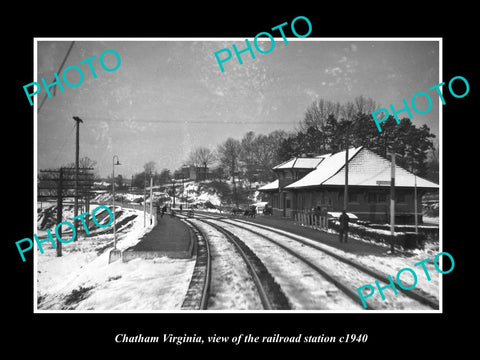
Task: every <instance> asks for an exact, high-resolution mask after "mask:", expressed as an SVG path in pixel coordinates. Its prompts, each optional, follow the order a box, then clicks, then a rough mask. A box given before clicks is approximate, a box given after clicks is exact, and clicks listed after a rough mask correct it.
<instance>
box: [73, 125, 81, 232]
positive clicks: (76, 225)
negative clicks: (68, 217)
mask: <svg viewBox="0 0 480 360" xmlns="http://www.w3.org/2000/svg"><path fill="white" fill-rule="evenodd" d="M73 120H75V121H76V122H77V136H76V145H75V205H74V215H73V216H74V218H76V217H77V215H78V162H79V153H80V123H83V120H82V119H80V118H79V117H78V116H74V117H73ZM73 226H74V228H75V231H77V229H78V219H75V220H74V224H73ZM73 241H77V237H75V239H73Z"/></svg>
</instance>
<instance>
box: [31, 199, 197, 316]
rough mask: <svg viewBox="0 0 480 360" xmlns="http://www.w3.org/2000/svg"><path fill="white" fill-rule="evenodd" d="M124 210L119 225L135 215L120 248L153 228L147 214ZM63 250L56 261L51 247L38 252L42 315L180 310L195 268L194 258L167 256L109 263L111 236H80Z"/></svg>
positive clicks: (123, 229) (124, 228) (119, 237)
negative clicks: (52, 312) (145, 221)
mask: <svg viewBox="0 0 480 360" xmlns="http://www.w3.org/2000/svg"><path fill="white" fill-rule="evenodd" d="M118 209H119V208H117V210H118ZM122 210H123V213H122V215H121V216H119V217H118V218H117V223H120V222H121V221H122V220H124V219H126V218H127V217H132V215H137V216H136V217H135V218H134V219H132V220H130V221H129V222H128V223H127V224H125V225H124V226H122V227H120V229H117V249H120V250H124V249H126V248H128V247H130V246H133V245H135V244H136V243H138V241H139V239H140V238H141V237H142V236H143V235H144V234H146V233H147V232H148V231H150V230H151V227H144V226H143V212H141V211H138V210H134V209H126V208H124V209H122ZM48 244H49V243H48ZM44 245H47V243H44ZM62 248H63V249H62V250H63V251H62V252H63V255H62V256H61V257H57V256H56V250H55V249H54V248H53V247H52V246H51V245H49V246H48V247H47V246H44V251H45V252H44V253H43V254H40V252H37V254H36V257H35V259H34V261H36V266H35V270H34V271H35V275H36V280H35V281H36V296H37V298H36V305H37V310H38V311H43V310H100V311H126V312H134V311H150V310H175V309H179V308H180V306H181V304H182V302H183V298H184V295H185V293H186V291H187V289H188V284H189V281H190V276H191V273H192V271H193V267H194V264H195V261H194V259H191V260H190V259H188V260H178V259H169V258H166V257H161V258H156V259H153V260H143V259H135V260H132V261H130V262H128V263H122V262H121V260H118V261H115V262H113V263H111V264H108V258H109V252H110V250H111V249H112V248H113V234H112V233H107V234H98V232H92V234H91V236H88V237H83V236H80V238H79V239H78V240H77V241H75V242H71V243H68V244H63V246H62Z"/></svg>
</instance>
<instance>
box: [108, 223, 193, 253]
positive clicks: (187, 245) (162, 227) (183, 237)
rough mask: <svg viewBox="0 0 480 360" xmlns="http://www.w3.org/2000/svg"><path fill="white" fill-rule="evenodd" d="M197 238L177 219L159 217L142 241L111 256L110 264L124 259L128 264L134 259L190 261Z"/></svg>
mask: <svg viewBox="0 0 480 360" xmlns="http://www.w3.org/2000/svg"><path fill="white" fill-rule="evenodd" d="M194 239H195V237H194V236H192V232H191V230H190V228H189V227H188V226H187V225H186V224H185V223H183V222H182V221H181V220H180V219H179V218H177V217H171V216H170V215H168V214H165V215H164V216H163V217H158V221H157V225H156V226H155V227H154V228H153V229H152V230H151V231H150V232H148V233H147V234H145V235H144V236H143V237H142V238H140V241H139V242H138V243H137V244H136V245H135V246H132V247H130V248H128V249H126V250H124V251H122V252H121V254H117V255H113V254H112V255H111V256H110V258H111V259H110V262H112V261H115V260H116V259H118V258H122V261H123V262H127V261H129V260H131V259H134V258H142V259H153V258H156V257H162V256H167V257H170V258H175V259H189V258H191V257H192V255H193V249H194V246H195V240H194Z"/></svg>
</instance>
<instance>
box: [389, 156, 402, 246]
mask: <svg viewBox="0 0 480 360" xmlns="http://www.w3.org/2000/svg"><path fill="white" fill-rule="evenodd" d="M387 155H390V156H391V158H392V162H391V170H390V178H391V179H390V233H391V235H392V242H391V243H390V251H391V252H392V253H393V252H394V250H395V245H394V237H395V157H396V156H400V155H399V154H396V153H395V152H394V151H392V152H387Z"/></svg>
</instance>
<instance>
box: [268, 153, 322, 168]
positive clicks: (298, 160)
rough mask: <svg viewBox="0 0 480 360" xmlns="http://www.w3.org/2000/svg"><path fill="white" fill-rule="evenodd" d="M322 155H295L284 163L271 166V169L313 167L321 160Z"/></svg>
mask: <svg viewBox="0 0 480 360" xmlns="http://www.w3.org/2000/svg"><path fill="white" fill-rule="evenodd" d="M323 159H324V156H317V157H308V158H305V157H295V158H293V159H290V160H288V161H285V162H284V163H281V164H279V165H277V166H274V167H273V170H280V169H315V168H316V167H317V166H318V164H320V163H321V162H322V160H323Z"/></svg>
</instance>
